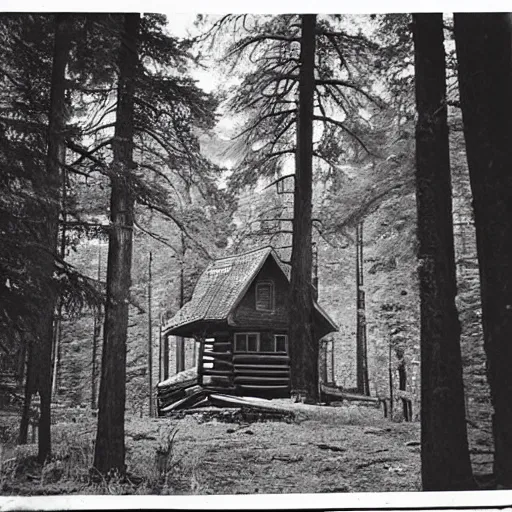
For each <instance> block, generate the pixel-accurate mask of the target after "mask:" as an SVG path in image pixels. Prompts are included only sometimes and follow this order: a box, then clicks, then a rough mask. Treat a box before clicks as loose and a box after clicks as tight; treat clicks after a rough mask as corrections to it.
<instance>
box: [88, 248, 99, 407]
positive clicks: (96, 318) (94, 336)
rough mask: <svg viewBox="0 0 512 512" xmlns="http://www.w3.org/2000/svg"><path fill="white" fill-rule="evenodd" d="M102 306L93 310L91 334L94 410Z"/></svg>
mask: <svg viewBox="0 0 512 512" xmlns="http://www.w3.org/2000/svg"><path fill="white" fill-rule="evenodd" d="M96 279H97V282H98V285H99V283H100V282H101V244H98V269H97V274H96ZM101 309H102V306H101V304H99V305H98V306H96V307H95V308H94V327H93V334H92V369H91V408H92V409H96V408H97V406H98V404H97V387H98V386H97V378H98V368H97V366H98V365H97V361H98V342H99V338H100V333H101V320H102V312H101Z"/></svg>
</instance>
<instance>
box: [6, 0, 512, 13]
mask: <svg viewBox="0 0 512 512" xmlns="http://www.w3.org/2000/svg"><path fill="white" fill-rule="evenodd" d="M411 9H413V10H414V11H415V12H457V11H459V12H460V11H463V12H464V11H487V12H491V11H509V10H511V7H510V1H506V0H487V1H486V2H482V1H475V0H416V1H415V2H411V1H410V0H384V1H382V0H381V1H378V0H358V1H357V2H343V1H342V0H315V1H314V2H312V1H311V0H258V1H257V2H250V3H246V2H240V1H236V0H217V1H215V2H212V1H211V0H187V1H186V2H184V1H183V0H180V1H178V0H145V1H141V0H87V2H69V1H64V0H0V11H16V12H20V11H67V12H73V11H75V12H76V11H81V12H84V11H89V12H107V11H112V12H114V11H117V12H120V11H123V12H135V11H138V12H163V13H208V14H212V13H217V14H223V13H228V12H234V13H245V12H251V13H265V14H269V13H284V12H288V13H290V12H301V13H308V12H319V13H322V12H323V13H333V12H346V13H377V12H411ZM186 16H193V14H187V15H186Z"/></svg>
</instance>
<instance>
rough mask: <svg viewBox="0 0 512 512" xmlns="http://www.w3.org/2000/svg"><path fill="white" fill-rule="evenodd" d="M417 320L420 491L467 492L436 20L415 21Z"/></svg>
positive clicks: (420, 17)
mask: <svg viewBox="0 0 512 512" xmlns="http://www.w3.org/2000/svg"><path fill="white" fill-rule="evenodd" d="M413 36H414V54H415V78H416V108H417V112H418V121H417V125H416V200H417V209H418V242H419V249H418V258H419V280H420V312H421V313H420V314H421V473H422V482H423V489H424V490H426V491H441V490H462V489H469V488H471V487H472V473H471V463H470V459H469V448H468V439H467V430H466V417H465V404H464V386H463V382H462V362H461V352H460V324H459V319H458V313H457V308H456V306H455V296H456V294H457V284H456V277H455V257H454V244H453V225H452V196H451V177H450V158H449V147H448V125H447V106H446V65H445V51H444V46H443V16H442V14H414V15H413Z"/></svg>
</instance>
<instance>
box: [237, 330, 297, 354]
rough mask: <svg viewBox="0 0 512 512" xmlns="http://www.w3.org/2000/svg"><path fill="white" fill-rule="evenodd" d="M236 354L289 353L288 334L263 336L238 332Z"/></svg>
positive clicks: (256, 333) (255, 333)
mask: <svg viewBox="0 0 512 512" xmlns="http://www.w3.org/2000/svg"><path fill="white" fill-rule="evenodd" d="M235 352H284V353H287V352H288V336H287V335H286V334H276V335H274V336H272V335H270V334H269V335H268V336H267V335H265V334H264V335H263V337H262V336H260V333H258V332H237V333H236V334H235Z"/></svg>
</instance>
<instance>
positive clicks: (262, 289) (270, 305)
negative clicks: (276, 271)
mask: <svg viewBox="0 0 512 512" xmlns="http://www.w3.org/2000/svg"><path fill="white" fill-rule="evenodd" d="M273 309H274V283H273V282H272V281H260V282H259V283H256V310H257V311H272V310H273Z"/></svg>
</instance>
